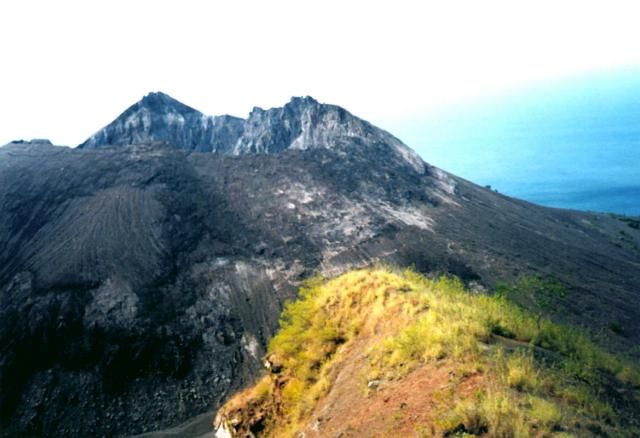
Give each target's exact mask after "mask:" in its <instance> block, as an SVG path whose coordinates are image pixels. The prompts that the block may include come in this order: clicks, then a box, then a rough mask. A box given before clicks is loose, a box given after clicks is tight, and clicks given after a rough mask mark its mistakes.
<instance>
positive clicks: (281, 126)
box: [79, 93, 424, 172]
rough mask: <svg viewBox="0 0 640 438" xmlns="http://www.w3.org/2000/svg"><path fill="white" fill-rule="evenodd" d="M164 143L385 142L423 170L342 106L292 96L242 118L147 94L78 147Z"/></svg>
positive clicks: (242, 148) (202, 147)
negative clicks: (210, 113) (282, 103)
mask: <svg viewBox="0 0 640 438" xmlns="http://www.w3.org/2000/svg"><path fill="white" fill-rule="evenodd" d="M157 141H162V142H166V143H169V144H172V145H175V146H177V147H179V148H180V149H185V150H191V151H198V152H217V153H222V154H231V155H244V154H255V153H259V154H265V153H267V154H268V153H277V152H282V151H283V150H286V149H297V150H306V149H312V148H327V149H344V148H345V146H346V147H351V146H353V144H354V143H359V144H360V145H361V146H362V147H367V145H375V144H384V145H386V147H389V148H391V149H392V150H393V151H394V154H395V156H396V159H397V160H399V161H400V162H402V163H405V164H408V165H409V166H411V167H413V168H414V169H415V170H417V171H419V172H420V171H423V170H424V166H423V163H422V160H421V159H420V157H419V156H418V155H417V154H416V153H415V152H414V151H413V150H411V149H410V148H409V147H407V146H406V145H404V144H403V143H402V142H401V141H400V140H398V139H397V138H395V137H393V136H392V135H391V134H389V133H388V132H385V131H383V130H381V129H379V128H376V127H374V126H372V125H371V124H370V123H368V122H366V121H364V120H361V119H359V118H357V117H355V116H353V115H352V114H350V113H349V112H348V111H346V110H345V109H343V108H340V107H338V106H335V105H326V104H320V103H318V102H317V101H316V100H315V99H313V98H311V97H294V98H292V99H291V101H290V102H289V103H287V104H286V105H285V106H283V107H282V108H272V109H269V110H263V109H261V108H257V107H256V108H254V109H253V111H251V114H249V117H248V118H247V119H246V120H243V119H239V118H236V117H232V116H215V117H213V116H205V115H204V114H202V113H201V112H199V111H197V110H195V109H193V108H191V107H188V106H186V105H184V104H182V103H180V102H178V101H176V100H175V99H173V98H171V97H169V96H167V95H166V94H163V93H150V94H149V95H147V96H146V97H144V98H143V99H142V100H141V101H140V102H138V103H136V104H135V105H133V106H131V107H130V108H129V109H127V110H126V111H125V112H124V113H122V114H121V115H120V116H119V117H118V118H117V119H116V120H114V121H113V122H112V123H110V124H109V125H108V126H106V127H105V128H103V129H101V130H100V131H98V132H97V133H96V134H94V135H93V136H91V137H90V138H89V139H88V140H87V141H85V142H84V143H83V144H81V145H80V146H79V147H80V148H99V147H104V146H124V145H130V144H141V143H151V142H157Z"/></svg>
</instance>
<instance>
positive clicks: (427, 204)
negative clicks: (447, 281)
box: [0, 93, 640, 436]
mask: <svg viewBox="0 0 640 438" xmlns="http://www.w3.org/2000/svg"><path fill="white" fill-rule="evenodd" d="M157 97H159V96H157V93H156V94H152V95H150V96H148V97H146V98H145V99H146V101H145V99H143V100H142V101H141V102H139V103H138V104H136V105H134V106H133V107H132V108H135V111H133V112H131V111H130V110H127V111H129V112H125V113H124V114H123V115H122V116H121V117H119V118H118V119H116V120H115V121H114V122H113V123H112V124H111V125H109V126H108V127H106V128H104V130H101V131H99V133H98V134H96V136H94V137H91V138H90V139H89V140H88V141H87V142H85V143H84V145H83V147H82V148H77V149H69V148H61V147H55V146H52V145H51V144H49V143H47V142H43V141H37V142H14V143H11V144H9V145H7V146H5V147H2V148H0V346H1V347H0V348H1V349H2V350H1V351H0V353H1V354H0V387H1V388H2V391H0V421H1V422H2V423H1V424H2V427H1V428H0V434H1V435H2V436H21V435H22V436H25V435H52V436H95V435H108V436H125V435H130V434H134V433H141V432H145V431H149V430H155V429H159V428H163V427H168V426H171V425H175V424H177V423H180V422H181V421H183V420H185V419H187V418H190V417H192V416H195V415H197V414H199V413H202V412H205V411H206V410H211V409H215V408H216V407H217V406H218V405H219V403H220V402H221V401H222V400H223V399H225V398H226V397H227V396H228V394H230V393H231V392H232V391H234V390H235V389H237V388H238V387H240V386H241V385H245V384H246V383H248V382H250V381H252V380H253V379H254V378H255V376H256V375H257V372H258V370H259V369H260V367H261V364H260V359H261V357H262V355H263V353H264V351H265V344H266V341H267V339H269V338H270V337H271V335H272V334H273V333H274V330H275V329H276V327H277V321H278V315H279V313H280V310H281V309H282V304H283V302H284V300H285V299H287V298H291V297H292V296H293V294H294V290H295V288H296V286H297V285H299V283H300V282H301V281H302V280H303V279H305V278H307V277H309V276H312V275H313V274H315V273H321V274H323V275H328V276H332V275H335V274H338V273H340V272H343V271H346V270H348V269H351V268H353V267H361V266H368V265H371V264H374V263H376V262H385V263H389V264H391V265H396V266H414V267H415V269H417V270H418V271H420V272H425V273H453V274H455V275H457V276H459V277H460V278H462V279H463V281H465V282H466V283H469V284H471V285H472V287H473V288H474V289H475V290H482V289H483V288H491V287H492V286H493V285H494V284H495V283H496V282H497V281H499V280H505V281H510V280H514V279H516V278H518V277H520V276H522V275H525V274H539V275H543V276H546V275H553V276H555V278H556V279H557V280H558V281H560V282H561V283H562V284H564V285H565V287H566V288H567V290H568V294H567V295H566V296H565V298H564V299H563V300H562V301H561V302H560V303H558V305H557V309H556V313H555V315H554V316H555V317H557V318H560V319H563V320H565V321H567V322H569V323H573V324H578V325H582V326H586V327H588V328H590V329H591V330H593V331H594V332H596V333H597V334H599V336H600V340H601V341H602V342H603V343H606V345H607V346H609V347H610V348H613V349H616V350H617V351H622V352H625V353H627V354H631V355H634V354H635V355H636V357H638V356H637V355H638V351H637V349H636V350H634V347H635V346H637V345H638V343H639V342H640V330H638V329H639V328H640V323H639V321H640V306H639V305H638V301H639V300H638V291H639V290H640V270H639V269H638V266H639V265H640V251H639V250H638V248H639V245H640V231H639V230H638V227H637V224H638V222H636V221H635V220H634V219H633V218H616V217H612V216H609V215H600V214H589V213H581V212H574V211H565V210H555V209H549V208H542V207H539V206H535V205H532V204H529V203H526V202H523V201H519V200H516V199H512V198H508V197H506V196H503V195H500V194H498V193H495V192H493V191H490V190H487V189H485V188H481V187H478V186H476V185H474V184H472V183H470V182H468V181H465V180H463V179H460V178H458V177H456V176H453V175H450V174H448V173H446V172H444V171H442V170H440V169H437V168H435V167H433V166H430V165H428V164H426V163H423V162H422V161H421V160H420V159H419V158H418V157H417V155H416V154H415V153H414V152H413V151H411V150H410V149H409V148H408V147H407V146H405V145H403V144H402V142H400V141H399V140H398V139H396V138H394V137H393V136H392V135H391V134H389V133H387V132H385V131H382V130H380V129H378V128H376V127H374V126H372V125H371V124H369V123H367V122H365V121H363V120H360V119H358V118H357V117H355V116H353V115H351V114H350V113H349V112H347V111H346V110H344V109H342V108H340V107H337V106H333V105H325V104H321V103H318V102H317V101H315V100H313V99H311V98H294V99H292V100H291V102H289V103H288V104H286V105H285V106H284V107H282V108H274V109H269V110H262V109H254V111H252V113H251V114H250V116H249V117H248V118H247V119H246V120H242V119H235V118H234V119H229V120H232V122H230V123H231V124H232V125H233V126H232V127H231V126H229V127H224V126H223V125H225V122H224V120H226V118H224V117H223V118H222V119H221V120H220V121H219V122H220V126H219V128H220V129H219V130H214V131H210V132H209V131H208V134H207V135H209V134H210V136H209V137H207V135H201V133H198V132H196V131H194V130H196V127H202V126H203V122H202V120H204V119H207V117H204V116H202V115H201V114H200V113H198V116H197V117H195V116H193V114H194V113H193V111H195V110H193V109H190V108H189V107H186V106H180V105H182V104H180V105H178V103H176V101H174V100H173V99H170V98H168V96H166V95H162V96H160V97H161V99H156V98H157ZM149 100H151V101H152V102H151V103H149ZM154 102H155V103H154ZM176 107H177V108H178V109H176ZM185 108H186V109H185ZM180 111H183V113H184V114H182V113H180V114H182V116H183V118H184V120H183V121H184V123H180V127H179V129H177V128H176V129H174V128H175V127H176V126H177V125H171V124H170V122H169V121H168V120H172V121H175V120H181V119H180V117H178V116H177V115H175V114H174V115H172V116H169V117H168V118H166V117H165V116H166V115H167V114H169V113H171V114H173V113H175V112H178V113H179V112H180ZM144 114H147V115H148V117H147V115H144ZM185 114H186V115H185ZM189 114H191V115H192V116H190V117H188V115H189ZM203 117H204V118H203ZM128 120H130V122H128V123H127V121H128ZM145 120H150V121H151V122H150V123H149V124H145V123H146V122H145ZM163 120H164V122H163ZM207 120H209V119H207ZM172 123H173V122H172ZM176 123H177V122H176ZM207 123H208V122H207ZM212 123H213V122H212ZM216 123H217V122H216ZM214 125H215V123H214ZM114 126H116V127H117V126H120V127H122V129H124V131H121V130H118V129H113V130H112V129H111V127H114ZM172 126H173V127H172ZM207 126H209V125H208V124H207ZM198 129H200V128H198ZM123 132H124V133H125V134H122V133H123ZM219 132H222V133H224V134H219ZM230 132H233V135H231V134H229V133H230ZM101 133H102V134H101ZM105 133H107V134H105ZM196 137H197V138H198V139H199V140H198V141H195V140H194V141H191V140H193V139H194V138H196ZM185 139H191V140H189V141H188V142H187V141H186V140H185ZM203 139H204V140H203ZM212 139H215V141H214V140H212ZM205 140H206V141H205ZM102 141H109V142H112V143H113V144H114V145H113V146H109V145H105V144H102V143H101V142H102ZM138 141H139V142H141V143H139V144H127V142H138ZM212 142H213V143H212ZM216 142H218V143H216ZM212 144H218V145H222V146H215V147H214V146H211V145H212ZM194 145H195V146H194ZM199 151H209V152H199ZM212 152H215V153H212ZM621 219H624V220H621Z"/></svg>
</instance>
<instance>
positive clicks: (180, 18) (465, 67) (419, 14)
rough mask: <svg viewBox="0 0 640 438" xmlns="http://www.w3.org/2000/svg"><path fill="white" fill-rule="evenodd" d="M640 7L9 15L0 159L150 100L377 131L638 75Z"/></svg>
mask: <svg viewBox="0 0 640 438" xmlns="http://www.w3.org/2000/svg"><path fill="white" fill-rule="evenodd" d="M638 16H640V4H639V3H637V2H632V1H630V2H621V1H608V2H588V1H563V2H558V1H554V2H547V1H532V2H526V3H525V2H514V1H481V2H478V1H465V2H462V1H450V2H433V3H430V2H418V1H400V0H396V1H393V2H391V1H386V2H382V1H366V2H365V1H350V2H347V1H344V0H343V1H334V0H328V1H323V2H306V1H299V0H298V1H270V2H266V1H234V2H221V1H196V0H191V1H184V0H183V1H180V2H177V1H143V0H135V1H131V0H129V1H123V0H111V1H101V2H98V1H90V2H88V1H71V0H62V1H56V2H51V1H47V0H42V1H35V0H22V1H20V2H8V1H7V2H2V4H1V5H0V17H2V18H1V20H2V23H0V41H2V43H1V44H2V45H1V46H0V59H2V67H1V68H0V72H1V73H0V99H1V105H0V108H1V109H0V112H1V113H0V120H2V122H1V123H0V144H2V143H5V142H7V141H9V140H12V139H14V138H31V137H49V138H51V139H52V140H53V141H54V142H56V143H62V144H72V145H74V144H78V143H80V142H81V141H83V140H84V139H85V138H86V137H87V136H89V135H90V134H92V132H93V131H95V130H97V129H98V128H100V127H101V126H102V125H104V124H106V123H108V122H109V121H110V120H111V119H113V118H114V117H116V116H117V115H118V114H119V113H120V112H121V111H122V110H124V109H125V108H126V107H127V106H128V105H130V104H132V103H133V102H135V101H136V100H137V99H139V98H141V97H142V95H144V94H145V93H147V92H148V91H155V90H162V91H165V92H167V93H169V94H171V95H173V96H174V97H175V98H177V99H179V100H181V101H183V102H185V103H186V104H189V105H191V106H194V107H196V108H198V109H200V110H202V111H204V112H206V113H208V114H220V113H231V114H234V115H239V116H246V114H247V113H248V112H249V111H250V109H251V107H252V106H253V105H259V106H263V107H270V106H277V105H281V104H283V103H284V102H286V101H287V100H288V98H289V97H290V96H291V95H306V94H310V95H313V96H314V97H316V98H317V99H319V100H321V101H325V102H332V103H337V104H340V105H342V106H345V107H346V108H348V109H349V110H351V111H353V112H354V113H356V114H357V115H360V116H362V117H364V118H367V119H370V120H371V121H373V122H376V123H381V124H382V125H384V124H385V121H390V120H397V119H401V118H408V117H411V116H412V115H414V114H415V113H417V112H420V111H423V110H425V109H429V108H433V107H434V106H437V105H440V104H442V103H446V102H450V101H454V100H458V99H463V98H469V97H473V96H477V95H481V94H485V93H491V92H493V91H496V90H502V89H505V88H509V87H515V86H518V85H519V84H522V83H525V82H528V81H535V80H539V79H545V78H552V77H557V76H563V75H569V74H572V73H574V72H581V71H586V70H594V69H602V68H608V67H615V66H619V65H625V64H635V63H640V46H638V44H637V42H638V41H640V27H639V26H637V17H638Z"/></svg>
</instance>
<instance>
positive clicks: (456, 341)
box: [216, 268, 640, 437]
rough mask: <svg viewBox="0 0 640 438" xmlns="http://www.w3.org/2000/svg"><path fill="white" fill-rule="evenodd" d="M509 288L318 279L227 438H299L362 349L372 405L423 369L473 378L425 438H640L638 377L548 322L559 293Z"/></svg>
mask: <svg viewBox="0 0 640 438" xmlns="http://www.w3.org/2000/svg"><path fill="white" fill-rule="evenodd" d="M505 288H506V286H505ZM509 288H510V289H509V290H508V291H507V292H509V293H506V292H505V290H504V289H503V290H502V292H503V293H497V294H493V295H478V294H473V293H471V292H469V291H467V290H466V289H465V287H464V285H463V284H462V283H461V282H460V281H459V280H458V279H456V278H452V277H440V278H436V279H430V278H427V277H425V276H423V275H420V274H418V273H416V272H414V271H411V270H403V271H394V270H391V269H388V268H377V269H366V270H358V271H353V272H350V273H346V274H343V275H341V276H339V277H337V278H335V279H332V280H329V281H325V280H322V279H319V278H315V279H312V280H310V281H308V282H307V283H306V285H305V286H304V287H302V288H301V290H300V296H299V299H298V300H296V301H293V302H290V303H288V304H287V305H286V306H285V309H284V312H283V314H282V317H281V321H280V330H279V332H278V333H277V335H276V336H275V337H274V338H273V339H272V340H271V341H270V343H269V347H268V353H267V356H266V364H267V368H268V370H269V372H268V373H267V374H266V375H265V376H264V377H263V378H262V379H261V380H260V381H259V382H258V383H257V385H255V386H254V387H252V388H249V389H247V390H245V391H244V392H242V393H240V394H238V395H236V396H235V397H234V398H232V399H231V400H230V401H229V402H227V404H226V405H225V406H224V407H223V408H222V409H221V410H220V411H219V413H218V416H217V419H216V423H217V427H218V428H220V429H221V430H225V433H229V434H231V435H232V436H233V435H234V434H236V435H238V436H244V435H242V434H243V433H246V432H250V433H253V434H254V435H263V436H297V434H299V433H300V432H301V431H303V430H305V429H307V428H308V425H309V421H310V420H311V418H312V417H313V415H314V409H315V408H316V407H317V406H318V404H319V403H320V402H321V401H322V400H323V398H325V397H326V396H327V394H329V393H330V391H331V390H332V388H333V386H334V384H335V379H336V375H337V373H338V371H339V369H340V367H341V364H343V363H344V362H345V361H346V360H347V359H346V358H347V357H348V355H349V354H353V352H354V351H356V350H357V348H361V349H363V351H364V352H365V354H366V369H365V370H363V371H364V372H366V378H365V379H364V380H363V381H362V383H361V389H362V397H363V398H364V399H366V397H368V396H369V395H370V393H371V392H372V391H375V390H376V388H377V386H378V385H380V382H389V384H388V385H389V388H392V387H393V382H400V381H402V380H403V379H406V378H409V376H410V375H411V373H413V372H415V371H416V370H418V369H420V368H422V367H433V369H434V370H435V369H438V368H441V367H447V369H449V368H450V369H451V370H453V371H452V372H451V373H450V374H451V375H452V376H455V379H457V380H458V381H460V382H462V381H464V380H465V379H470V378H471V377H474V384H473V393H471V394H465V395H461V394H457V395H456V394H444V393H443V394H441V395H439V396H438V397H437V400H435V398H436V397H434V400H433V403H434V404H433V405H432V407H431V409H432V410H433V406H435V410H436V411H437V415H435V416H434V417H433V418H434V420H433V421H430V422H429V424H415V425H414V426H415V431H416V433H418V434H419V435H420V434H423V435H425V436H432V435H440V436H443V435H444V436H454V435H456V436H459V435H465V434H466V435H467V436H473V435H482V436H495V437H511V436H514V437H519V436H637V435H640V428H639V424H640V423H639V422H640V418H638V417H639V416H640V414H639V413H638V412H640V411H639V408H640V399H639V398H638V389H639V388H640V370H639V369H638V367H637V366H636V365H635V364H631V363H628V362H625V361H624V360H623V359H621V358H618V357H616V356H614V355H612V354H610V353H607V352H605V351H603V350H602V349H600V348H598V347H597V346H596V345H594V344H593V342H591V341H590V340H589V338H588V337H587V335H585V334H584V333H582V332H580V331H578V330H576V329H572V328H568V327H565V326H562V325H559V324H556V323H553V322H551V321H549V320H548V319H546V318H545V317H544V314H543V312H542V311H543V310H544V309H543V307H544V306H545V305H546V303H548V302H549V301H548V300H551V299H552V298H553V296H554V295H558V294H561V290H560V289H559V286H558V285H557V284H555V283H553V284H552V283H547V282H545V281H542V280H540V279H525V280H523V281H521V282H519V283H516V284H515V285H512V286H509ZM527 288H528V289H527ZM517 292H522V293H523V294H524V296H525V297H528V299H532V300H534V301H535V300H538V301H537V303H538V304H539V305H540V306H539V307H537V308H536V309H535V311H534V312H531V311H528V310H526V309H525V308H523V307H522V306H520V305H517V304H514V303H513V302H511V301H509V299H508V297H510V296H514V294H516V293H517ZM532 294H533V295H532ZM541 297H542V298H541ZM356 347H357V348H356ZM358 351H359V350H358ZM415 390H416V391H421V388H419V387H417V388H415ZM361 432H366V431H361Z"/></svg>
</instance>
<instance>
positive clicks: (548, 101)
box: [387, 69, 640, 216]
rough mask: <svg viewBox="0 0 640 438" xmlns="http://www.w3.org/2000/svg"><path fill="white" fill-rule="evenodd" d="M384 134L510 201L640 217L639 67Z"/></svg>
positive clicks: (456, 110)
mask: <svg viewBox="0 0 640 438" xmlns="http://www.w3.org/2000/svg"><path fill="white" fill-rule="evenodd" d="M387 128H388V129H389V130H390V131H391V132H392V133H394V135H396V136H398V137H399V138H400V139H401V140H403V141H404V142H405V143H406V144H408V145H409V146H411V147H413V148H414V149H416V151H417V152H418V153H419V154H420V155H421V156H422V158H423V159H424V160H425V161H427V162H429V163H431V164H433V165H435V166H438V167H440V168H442V169H444V170H447V171H449V172H451V173H454V174H456V175H458V176H461V177H463V178H465V179H468V180H470V181H473V182H475V183H477V184H480V185H483V186H491V188H492V189H495V190H497V191H499V192H501V193H504V194H506V195H509V196H514V197H518V198H522V199H525V200H528V201H531V202H534V203H537V204H541V205H546V206H550V207H558V208H567V209H576V210H586V211H599V212H610V213H617V214H623V215H634V216H640V69H624V70H619V71H614V72H604V73H597V74H591V75H585V76H582V77H578V78H567V79H563V80H560V81H556V82H548V83H542V84H536V85H535V86H532V87H529V88H527V89H523V90H516V91H515V92H512V93H510V94H503V95H501V96H495V97H492V98H486V99H483V100H480V101H476V102H469V103H466V104H459V105H456V106H451V107H448V108H445V109H443V110H441V111H438V112H436V113H429V114H425V115H424V116H423V117H417V118H416V119H415V120H412V121H409V122H403V123H397V124H396V125H395V126H390V127H387Z"/></svg>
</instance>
